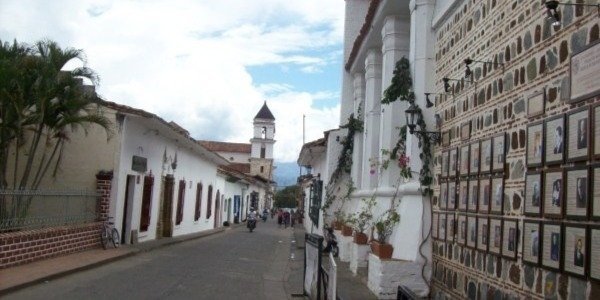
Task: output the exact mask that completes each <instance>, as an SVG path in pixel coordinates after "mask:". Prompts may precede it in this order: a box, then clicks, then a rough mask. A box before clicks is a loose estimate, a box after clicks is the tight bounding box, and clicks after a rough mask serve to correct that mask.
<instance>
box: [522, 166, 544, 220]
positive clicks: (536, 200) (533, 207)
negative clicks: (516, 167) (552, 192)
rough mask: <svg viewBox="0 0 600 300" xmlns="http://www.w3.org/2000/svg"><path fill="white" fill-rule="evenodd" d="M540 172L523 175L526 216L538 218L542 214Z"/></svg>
mask: <svg viewBox="0 0 600 300" xmlns="http://www.w3.org/2000/svg"><path fill="white" fill-rule="evenodd" d="M543 190H544V189H543V182H542V172H540V171H537V172H527V174H525V211H524V214H525V215H526V216H534V217H538V216H539V215H540V214H541V213H542V199H543V194H542V192H543Z"/></svg>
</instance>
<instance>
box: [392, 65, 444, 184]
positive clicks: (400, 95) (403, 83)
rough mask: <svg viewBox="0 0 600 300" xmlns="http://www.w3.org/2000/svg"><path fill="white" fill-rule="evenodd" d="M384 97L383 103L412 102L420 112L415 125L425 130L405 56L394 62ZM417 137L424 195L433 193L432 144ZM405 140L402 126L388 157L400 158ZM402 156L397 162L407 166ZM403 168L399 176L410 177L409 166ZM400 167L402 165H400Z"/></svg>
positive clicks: (428, 140)
mask: <svg viewBox="0 0 600 300" xmlns="http://www.w3.org/2000/svg"><path fill="white" fill-rule="evenodd" d="M383 95H384V97H383V99H382V100H381V103H383V104H390V103H392V102H394V101H397V100H400V101H406V102H408V103H409V104H414V105H415V106H416V107H417V110H418V111H417V113H418V114H421V117H420V118H418V119H419V122H418V123H417V126H419V130H420V131H427V124H425V121H424V118H423V113H422V111H421V108H420V107H419V106H418V105H417V104H416V103H415V93H414V92H413V88H412V77H411V75H410V62H409V61H408V59H407V58H405V57H403V58H401V59H400V60H399V61H398V62H396V68H395V69H394V76H393V77H392V83H391V84H390V86H389V87H388V88H387V89H386V90H385V91H384V93H383ZM416 136H417V137H418V139H419V143H418V146H419V148H421V149H422V151H421V153H419V158H420V159H421V162H422V164H423V165H422V167H421V170H420V171H419V182H420V183H421V187H422V192H423V195H425V196H431V195H433V190H432V189H431V184H432V183H433V172H432V170H431V165H432V164H433V158H432V145H431V140H430V139H428V138H424V137H423V136H422V135H419V134H417V135H416ZM405 142H406V128H404V132H403V131H402V130H401V131H400V137H399V141H398V142H397V143H396V147H394V149H392V151H391V153H390V158H392V159H395V158H396V157H398V158H401V157H402V156H401V154H402V153H400V155H398V152H399V151H400V149H401V147H402V146H403V145H404V143H405ZM406 158H407V157H406V156H405V158H403V161H402V162H401V161H399V164H403V165H405V166H406V167H408V161H407V160H406ZM406 167H405V168H404V170H403V171H402V170H401V174H400V175H401V176H403V177H405V178H411V177H412V175H411V173H412V171H411V170H410V168H406ZM400 168H401V169H402V166H400Z"/></svg>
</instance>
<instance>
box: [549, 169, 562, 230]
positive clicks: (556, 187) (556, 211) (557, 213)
mask: <svg viewBox="0 0 600 300" xmlns="http://www.w3.org/2000/svg"><path fill="white" fill-rule="evenodd" d="M564 186H565V185H564V178H563V172H562V170H554V171H548V172H546V173H545V174H544V216H545V217H551V218H552V217H555V218H562V216H563V211H564V210H563V208H564V207H565V205H564V202H565V199H564Z"/></svg>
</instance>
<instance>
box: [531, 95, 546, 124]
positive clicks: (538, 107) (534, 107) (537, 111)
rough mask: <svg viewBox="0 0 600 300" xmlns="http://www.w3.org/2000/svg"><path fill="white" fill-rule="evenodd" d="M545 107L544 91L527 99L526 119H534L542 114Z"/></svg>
mask: <svg viewBox="0 0 600 300" xmlns="http://www.w3.org/2000/svg"><path fill="white" fill-rule="evenodd" d="M545 105H546V92H545V90H541V91H537V92H534V93H532V94H531V95H530V96H529V97H527V117H529V118H531V117H535V116H539V115H541V114H543V113H544V108H545Z"/></svg>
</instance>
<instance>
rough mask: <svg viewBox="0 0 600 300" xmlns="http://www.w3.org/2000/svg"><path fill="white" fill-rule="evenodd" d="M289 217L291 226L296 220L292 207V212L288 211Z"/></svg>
mask: <svg viewBox="0 0 600 300" xmlns="http://www.w3.org/2000/svg"><path fill="white" fill-rule="evenodd" d="M290 218H291V222H292V227H294V223H295V221H296V212H294V210H293V209H292V212H291V213H290Z"/></svg>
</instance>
